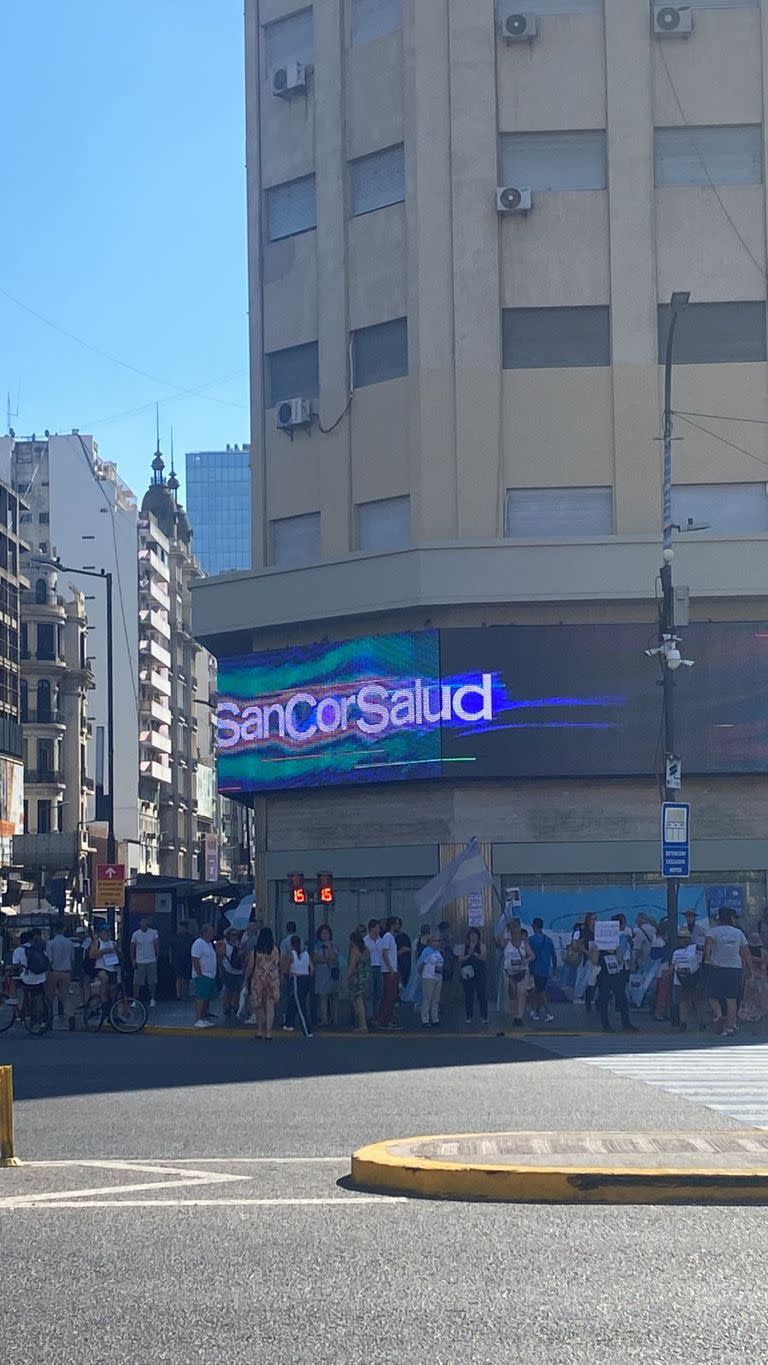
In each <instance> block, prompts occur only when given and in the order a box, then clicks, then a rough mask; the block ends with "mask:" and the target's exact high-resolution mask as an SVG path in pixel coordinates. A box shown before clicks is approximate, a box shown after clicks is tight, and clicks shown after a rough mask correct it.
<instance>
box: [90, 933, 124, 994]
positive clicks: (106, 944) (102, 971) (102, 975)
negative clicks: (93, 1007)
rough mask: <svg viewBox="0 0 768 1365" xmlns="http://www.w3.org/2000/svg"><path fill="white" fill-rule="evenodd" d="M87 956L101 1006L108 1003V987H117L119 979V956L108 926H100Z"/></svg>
mask: <svg viewBox="0 0 768 1365" xmlns="http://www.w3.org/2000/svg"><path fill="white" fill-rule="evenodd" d="M88 956H89V957H90V959H91V961H92V962H93V964H94V966H95V968H96V979H97V981H98V982H99V993H100V995H101V1001H102V1004H103V1005H106V1004H107V1003H108V1001H109V992H110V987H112V986H115V985H117V982H118V980H119V978H120V954H119V953H118V951H117V945H116V944H115V942H114V939H113V938H112V936H111V934H110V932H109V925H108V924H101V925H100V926H99V928H98V929H97V930H96V937H95V939H94V940H93V943H92V944H91V947H90V949H89V952H88Z"/></svg>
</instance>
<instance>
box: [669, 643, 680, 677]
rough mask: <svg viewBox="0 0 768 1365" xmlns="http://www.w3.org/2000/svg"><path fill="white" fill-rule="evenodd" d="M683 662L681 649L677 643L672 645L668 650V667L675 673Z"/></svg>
mask: <svg viewBox="0 0 768 1365" xmlns="http://www.w3.org/2000/svg"><path fill="white" fill-rule="evenodd" d="M682 662H683V656H682V654H681V653H680V650H679V649H678V647H677V645H672V647H671V648H670V649H668V650H667V668H669V669H671V671H672V672H673V673H674V672H676V671H677V669H678V668H679V667H680V665H681V663H682Z"/></svg>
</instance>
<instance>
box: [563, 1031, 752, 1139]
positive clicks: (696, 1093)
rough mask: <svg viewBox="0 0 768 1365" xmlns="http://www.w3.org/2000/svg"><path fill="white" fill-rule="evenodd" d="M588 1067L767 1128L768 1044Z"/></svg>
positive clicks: (600, 1060)
mask: <svg viewBox="0 0 768 1365" xmlns="http://www.w3.org/2000/svg"><path fill="white" fill-rule="evenodd" d="M582 1060H583V1061H584V1062H585V1063H586V1064H587V1065H588V1066H594V1067H597V1068H598V1069H599V1070H601V1071H612V1072H613V1073H614V1074H615V1075H618V1076H623V1077H625V1078H626V1079H627V1080H633V1081H642V1082H643V1083H644V1084H646V1085H653V1086H655V1087H656V1088H657V1089H658V1090H663V1091H665V1092H666V1093H667V1094H671V1095H678V1096H679V1097H680V1099H684V1100H688V1101H689V1103H692V1104H701V1105H704V1106H705V1108H707V1109H712V1110H714V1111H715V1112H716V1113H718V1114H727V1115H728V1116H729V1117H730V1118H734V1119H738V1120H739V1121H740V1122H742V1123H750V1124H752V1125H753V1126H755V1127H758V1128H760V1127H764V1128H768V1045H766V1044H757V1045H755V1046H754V1047H753V1046H749V1047H746V1046H745V1047H740V1048H739V1047H728V1048H726V1049H723V1050H720V1049H719V1048H718V1049H717V1050H714V1049H712V1050H709V1049H707V1050H706V1051H701V1052H700V1051H695V1052H694V1051H691V1050H686V1051H677V1052H665V1053H653V1052H647V1053H639V1054H637V1053H636V1054H635V1055H634V1056H621V1055H618V1054H617V1055H611V1056H603V1057H584V1058H582Z"/></svg>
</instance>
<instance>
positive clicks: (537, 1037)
mask: <svg viewBox="0 0 768 1365" xmlns="http://www.w3.org/2000/svg"><path fill="white" fill-rule="evenodd" d="M142 1033H149V1034H152V1035H153V1037H156V1038H162V1037H163V1036H165V1037H169V1038H193V1037H194V1038H200V1037H203V1038H241V1039H243V1038H245V1039H247V1038H253V1036H254V1034H253V1029H252V1027H249V1028H237V1029H234V1028H218V1027H215V1028H212V1029H196V1028H194V1027H193V1026H192V1025H191V1024H190V1025H184V1024H168V1025H164V1024H147V1025H146V1027H145V1028H143V1029H142ZM640 1036H641V1037H646V1038H656V1037H659V1035H658V1034H652V1033H648V1034H641V1035H640ZM664 1036H666V1035H664ZM272 1037H273V1039H275V1040H277V1039H280V1041H281V1042H294V1041H296V1040H298V1041H301V1040H302V1037H303V1035H302V1034H301V1033H284V1032H283V1031H282V1029H278V1030H276V1032H275V1033H273V1035H272ZM602 1037H603V1034H602V1032H599V1033H595V1032H594V1031H584V1032H583V1033H582V1032H577V1031H576V1030H574V1029H567V1030H553V1032H552V1033H525V1032H523V1031H519V1032H518V1030H517V1029H516V1030H515V1031H514V1033H513V1032H507V1031H505V1030H502V1029H499V1030H498V1032H495V1031H494V1030H491V1031H490V1032H488V1033H469V1032H467V1033H461V1032H450V1031H449V1030H447V1029H446V1030H445V1031H443V1030H440V1031H437V1030H436V1031H435V1032H434V1033H426V1032H425V1033H422V1032H421V1030H420V1029H415V1030H414V1031H413V1033H409V1032H408V1030H407V1029H402V1030H397V1031H396V1032H395V1031H393V1032H390V1031H389V1030H388V1029H372V1030H371V1032H370V1033H355V1032H354V1030H352V1029H346V1030H345V1031H344V1032H343V1033H342V1032H340V1031H339V1032H336V1031H335V1030H333V1029H320V1030H319V1031H318V1032H317V1033H316V1034H314V1038H337V1039H346V1041H347V1042H350V1043H351V1042H364V1041H368V1040H369V1039H372V1038H377V1039H382V1038H383V1039H387V1040H388V1041H389V1042H392V1041H393V1040H400V1041H405V1042H409V1043H413V1042H416V1041H418V1042H424V1043H427V1042H430V1043H432V1042H439V1041H440V1039H441V1038H451V1039H456V1038H461V1039H462V1040H464V1039H466V1040H469V1039H471V1038H474V1039H475V1040H476V1041H477V1042H481V1043H495V1042H499V1041H501V1039H509V1040H510V1041H512V1042H518V1043H539V1042H544V1041H545V1040H546V1039H547V1038H602Z"/></svg>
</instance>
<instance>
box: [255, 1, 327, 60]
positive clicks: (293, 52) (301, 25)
mask: <svg viewBox="0 0 768 1365" xmlns="http://www.w3.org/2000/svg"><path fill="white" fill-rule="evenodd" d="M264 38H265V43H266V50H267V70H269V71H274V70H275V67H278V66H285V65H286V64H287V63H288V62H304V64H305V65H306V64H307V63H309V62H311V61H312V57H313V55H314V47H315V33H314V22H313V16H312V10H311V9H303V10H299V13H298V14H291V15H289V16H288V18H287V19H278V20H276V22H275V23H274V24H267V26H266V28H265V29H264Z"/></svg>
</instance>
